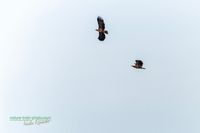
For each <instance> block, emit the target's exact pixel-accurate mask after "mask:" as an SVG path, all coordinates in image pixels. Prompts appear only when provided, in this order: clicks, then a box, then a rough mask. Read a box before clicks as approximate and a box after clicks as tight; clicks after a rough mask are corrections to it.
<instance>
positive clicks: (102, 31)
mask: <svg viewBox="0 0 200 133" xmlns="http://www.w3.org/2000/svg"><path fill="white" fill-rule="evenodd" d="M97 22H98V25H99V28H98V29H96V31H98V32H99V37H98V39H99V40H100V41H103V40H104V39H105V38H106V35H105V34H108V31H107V30H105V24H104V20H103V18H101V17H100V16H98V17H97Z"/></svg>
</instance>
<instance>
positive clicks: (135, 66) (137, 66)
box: [132, 60, 145, 69]
mask: <svg viewBox="0 0 200 133" xmlns="http://www.w3.org/2000/svg"><path fill="white" fill-rule="evenodd" d="M142 66H143V62H142V61H141V60H135V64H134V65H132V67H134V68H136V69H145V68H143V67H142Z"/></svg>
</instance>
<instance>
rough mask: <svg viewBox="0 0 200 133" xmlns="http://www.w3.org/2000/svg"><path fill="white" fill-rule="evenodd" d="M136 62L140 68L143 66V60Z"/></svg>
mask: <svg viewBox="0 0 200 133" xmlns="http://www.w3.org/2000/svg"><path fill="white" fill-rule="evenodd" d="M135 62H136V63H137V64H138V65H139V66H143V62H142V61H141V60H135Z"/></svg>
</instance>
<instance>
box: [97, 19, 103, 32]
mask: <svg viewBox="0 0 200 133" xmlns="http://www.w3.org/2000/svg"><path fill="white" fill-rule="evenodd" d="M97 22H98V25H99V29H102V30H104V29H105V24H104V20H103V18H102V17H100V16H98V17H97Z"/></svg>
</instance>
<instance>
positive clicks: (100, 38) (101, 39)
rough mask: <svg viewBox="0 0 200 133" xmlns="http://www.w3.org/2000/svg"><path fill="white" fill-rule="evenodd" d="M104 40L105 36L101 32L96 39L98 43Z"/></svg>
mask: <svg viewBox="0 0 200 133" xmlns="http://www.w3.org/2000/svg"><path fill="white" fill-rule="evenodd" d="M105 38H106V36H105V34H104V33H102V32H99V37H98V39H99V40H100V41H103V40H105Z"/></svg>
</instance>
